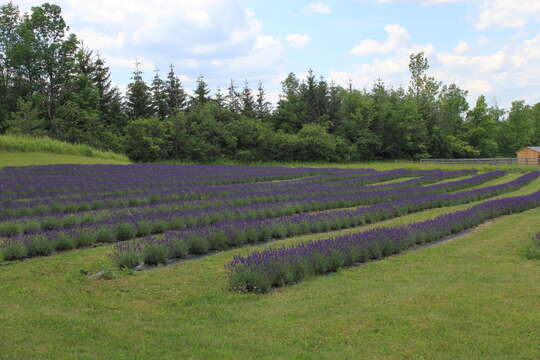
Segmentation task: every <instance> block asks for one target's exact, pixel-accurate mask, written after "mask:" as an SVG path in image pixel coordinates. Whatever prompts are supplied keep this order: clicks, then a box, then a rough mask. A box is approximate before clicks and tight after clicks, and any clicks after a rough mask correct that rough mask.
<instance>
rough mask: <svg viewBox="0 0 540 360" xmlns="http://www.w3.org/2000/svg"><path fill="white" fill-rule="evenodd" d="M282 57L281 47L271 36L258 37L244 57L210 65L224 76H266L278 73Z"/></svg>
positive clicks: (213, 62)
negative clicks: (224, 74)
mask: <svg viewBox="0 0 540 360" xmlns="http://www.w3.org/2000/svg"><path fill="white" fill-rule="evenodd" d="M283 57H284V50H283V45H282V44H281V42H280V41H279V40H277V39H275V38H274V37H272V36H267V35H259V36H258V37H257V40H256V42H255V46H254V47H253V48H252V49H251V50H250V51H249V53H248V54H247V55H245V56H237V57H232V58H228V59H218V60H214V61H212V65H214V66H215V67H216V68H218V69H219V70H220V72H224V73H226V74H242V75H243V77H249V76H250V75H253V74H255V73H256V74H260V75H268V74H273V73H276V72H278V70H279V69H280V66H281V65H282V62H283Z"/></svg>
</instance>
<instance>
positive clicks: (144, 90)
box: [126, 61, 152, 120]
mask: <svg viewBox="0 0 540 360" xmlns="http://www.w3.org/2000/svg"><path fill="white" fill-rule="evenodd" d="M139 66H140V63H139V62H138V61H136V62H135V71H134V72H133V78H132V79H133V82H131V83H130V84H129V85H128V88H127V94H126V97H127V101H126V108H127V110H128V114H129V117H130V119H132V120H133V119H137V118H144V117H150V116H152V99H151V96H150V89H149V88H148V85H146V83H145V82H144V80H143V78H142V71H141V70H140V69H139Z"/></svg>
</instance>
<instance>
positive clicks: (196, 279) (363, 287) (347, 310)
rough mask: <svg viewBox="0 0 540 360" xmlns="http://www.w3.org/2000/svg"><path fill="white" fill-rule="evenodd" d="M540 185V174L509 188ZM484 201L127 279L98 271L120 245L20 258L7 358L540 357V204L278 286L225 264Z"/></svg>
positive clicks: (0, 319)
mask: <svg viewBox="0 0 540 360" xmlns="http://www.w3.org/2000/svg"><path fill="white" fill-rule="evenodd" d="M0 164H2V163H0ZM513 178H515V175H514V174H511V175H507V176H506V177H505V178H504V179H497V180H496V181H494V182H493V183H500V182H503V181H509V180H511V179H513ZM486 185H488V184H486ZM537 190H540V180H536V181H534V182H533V183H531V184H530V185H528V186H526V187H524V188H522V189H520V190H518V191H515V192H512V193H509V194H505V195H504V196H514V195H518V194H519V195H521V194H527V193H531V192H533V191H537ZM471 205H472V204H467V205H459V206H454V207H446V208H440V209H433V210H428V211H423V212H419V213H416V214H411V215H408V216H404V217H401V218H398V219H393V220H389V221H385V222H381V223H377V224H374V225H371V226H367V227H360V228H355V229H348V230H343V231H338V232H330V233H325V234H317V235H308V236H303V237H298V238H293V239H288V240H281V241H276V242H273V243H268V244H263V245H260V246H252V247H246V248H242V249H237V250H230V251H226V252H222V253H219V254H216V255H212V256H208V257H204V258H200V259H197V260H190V261H185V262H183V263H179V264H176V265H173V266H169V267H163V268H158V269H154V270H151V271H146V272H143V273H137V274H136V275H129V274H121V275H120V276H118V277H117V278H115V279H113V280H92V279H89V278H88V277H87V276H86V275H85V274H84V273H86V272H88V273H95V272H96V271H98V270H99V269H101V268H106V267H108V266H110V265H111V262H110V260H109V259H108V254H109V253H110V251H111V247H110V246H104V247H99V248H93V249H85V250H75V251H70V252H66V253H62V254H60V255H55V256H52V257H47V258H35V259H31V260H27V261H24V262H21V263H7V264H6V265H2V266H0V334H1V336H0V358H1V359H4V358H5V359H29V358H43V359H538V358H540V336H539V334H540V286H539V284H540V262H538V261H530V260H525V259H523V258H522V257H521V256H520V255H519V252H520V250H521V249H522V248H523V247H524V246H525V245H526V243H527V241H528V240H529V238H530V236H531V235H532V234H533V233H535V232H537V231H539V230H540V220H538V219H539V218H540V208H539V209H534V210H530V211H527V212H524V213H521V214H517V215H512V216H505V217H501V218H498V219H495V220H493V221H491V222H489V223H487V224H484V225H481V226H480V227H478V228H476V229H475V230H473V231H472V232H470V233H468V234H466V235H463V236H461V237H458V238H456V239H453V240H451V241H448V242H445V243H441V244H438V245H434V246H430V247H425V248H421V249H417V250H415V251H408V252H405V253H403V254H400V255H397V256H393V257H390V258H387V259H384V260H382V261H377V262H371V263H368V264H365V265H362V266H358V267H352V268H347V269H344V270H341V271H339V272H338V273H335V274H331V275H328V276H322V277H314V278H311V279H309V280H307V281H305V282H302V283H300V284H297V285H294V286H289V287H285V288H281V289H278V290H276V291H274V292H272V293H270V294H266V295H254V294H237V293H233V292H230V291H229V290H228V289H227V273H226V269H225V265H226V264H227V263H228V262H229V261H230V260H231V258H232V256H233V255H235V254H247V253H249V252H250V251H252V250H253V249H261V248H263V247H268V246H272V247H274V246H280V245H283V244H292V243H296V242H299V241H307V240H312V239H322V238H328V237H331V236H333V235H337V234H345V233H350V232H357V231H361V230H363V229H365V228H368V227H373V226H383V225H391V224H401V223H406V222H411V221H418V220H423V219H427V218H430V217H434V216H437V215H440V214H443V213H447V212H451V211H455V210H457V209H464V208H467V207H469V206H471Z"/></svg>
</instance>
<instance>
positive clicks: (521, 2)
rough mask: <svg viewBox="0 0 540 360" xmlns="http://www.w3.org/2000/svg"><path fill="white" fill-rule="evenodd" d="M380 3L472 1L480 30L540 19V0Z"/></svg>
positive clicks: (431, 0) (441, 0)
mask: <svg viewBox="0 0 540 360" xmlns="http://www.w3.org/2000/svg"><path fill="white" fill-rule="evenodd" d="M377 1H378V2H380V3H413V4H419V5H437V4H448V3H459V2H465V3H471V4H473V5H474V6H475V7H476V9H477V11H478V14H477V19H476V21H475V26H476V28H477V29H478V30H486V29H488V28H491V27H496V28H512V27H515V28H520V27H523V26H525V25H527V24H528V23H529V22H531V21H540V1H538V0H377Z"/></svg>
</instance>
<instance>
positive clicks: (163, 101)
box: [152, 69, 170, 120]
mask: <svg viewBox="0 0 540 360" xmlns="http://www.w3.org/2000/svg"><path fill="white" fill-rule="evenodd" d="M154 72H155V75H154V79H153V80H152V108H153V111H154V114H155V115H156V116H157V117H158V118H160V119H161V120H163V119H165V118H166V117H167V116H168V115H169V113H170V112H169V105H168V102H167V92H166V85H165V81H163V79H161V77H159V69H156V70H154Z"/></svg>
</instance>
